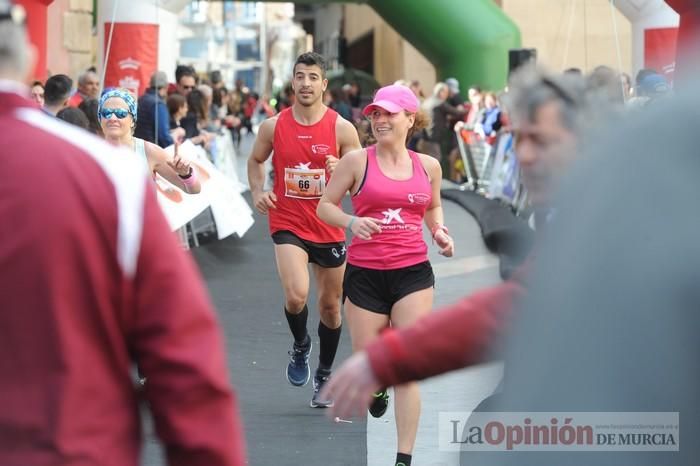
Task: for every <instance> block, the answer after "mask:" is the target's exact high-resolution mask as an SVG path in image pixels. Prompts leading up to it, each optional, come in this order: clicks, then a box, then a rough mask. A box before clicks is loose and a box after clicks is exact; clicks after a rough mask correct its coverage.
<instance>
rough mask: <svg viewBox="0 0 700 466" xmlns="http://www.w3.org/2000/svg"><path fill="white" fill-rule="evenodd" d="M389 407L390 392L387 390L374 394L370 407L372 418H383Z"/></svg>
mask: <svg viewBox="0 0 700 466" xmlns="http://www.w3.org/2000/svg"><path fill="white" fill-rule="evenodd" d="M388 406H389V392H387V391H386V389H384V390H382V391H381V392H376V393H372V404H370V405H369V413H370V414H371V415H372V417H382V416H384V413H386V408H387V407H388Z"/></svg>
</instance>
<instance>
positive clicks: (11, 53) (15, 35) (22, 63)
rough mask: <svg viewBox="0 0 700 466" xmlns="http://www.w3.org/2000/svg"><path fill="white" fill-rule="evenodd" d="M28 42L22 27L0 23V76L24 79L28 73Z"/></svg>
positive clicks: (5, 22)
mask: <svg viewBox="0 0 700 466" xmlns="http://www.w3.org/2000/svg"><path fill="white" fill-rule="evenodd" d="M28 44H29V40H28V39H27V32H26V30H25V28H24V27H23V26H19V25H16V24H14V23H13V22H12V21H0V75H2V76H4V77H7V78H20V79H22V78H24V76H25V75H26V74H27V72H28V71H29V45H28Z"/></svg>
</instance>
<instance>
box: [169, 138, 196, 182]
mask: <svg viewBox="0 0 700 466" xmlns="http://www.w3.org/2000/svg"><path fill="white" fill-rule="evenodd" d="M178 147H180V143H178V142H176V143H175V155H174V156H173V159H172V160H168V166H169V167H170V168H172V169H173V170H175V173H177V174H178V176H180V177H185V176H187V175H189V174H190V171H191V170H192V167H191V166H190V163H189V162H187V161H185V160H183V159H182V158H181V157H180V154H178Z"/></svg>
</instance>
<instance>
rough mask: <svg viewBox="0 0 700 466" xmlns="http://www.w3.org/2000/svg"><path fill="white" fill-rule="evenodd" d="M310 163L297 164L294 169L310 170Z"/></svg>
mask: <svg viewBox="0 0 700 466" xmlns="http://www.w3.org/2000/svg"><path fill="white" fill-rule="evenodd" d="M310 165H311V162H306V163H301V162H299V163H298V164H297V166H296V167H294V168H295V169H297V170H311V166H310Z"/></svg>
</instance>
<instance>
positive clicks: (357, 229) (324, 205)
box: [316, 149, 381, 240]
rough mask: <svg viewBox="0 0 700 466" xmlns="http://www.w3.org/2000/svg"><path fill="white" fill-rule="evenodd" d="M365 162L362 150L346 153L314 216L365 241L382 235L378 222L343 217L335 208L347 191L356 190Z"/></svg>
mask: <svg viewBox="0 0 700 466" xmlns="http://www.w3.org/2000/svg"><path fill="white" fill-rule="evenodd" d="M366 163H367V155H366V151H365V150H364V149H360V150H357V151H353V152H349V153H347V154H346V155H345V156H344V157H343V158H342V159H340V161H339V162H338V167H337V168H336V170H335V172H334V174H333V176H332V177H331V178H330V181H329V182H328V186H327V187H326V192H325V193H324V194H323V196H322V197H321V199H320V200H319V201H318V207H316V215H318V218H320V219H321V220H323V221H324V222H326V223H327V224H329V225H331V226H335V227H341V228H350V231H352V233H353V234H354V235H356V236H358V237H359V238H361V239H365V240H368V239H371V238H372V234H375V233H380V232H381V227H380V225H381V223H380V221H379V220H378V219H375V218H371V217H355V216H354V215H350V214H346V213H345V212H343V210H342V209H341V208H340V207H339V205H338V204H340V200H341V199H342V198H343V196H344V195H345V193H346V192H348V191H350V192H354V191H356V189H357V188H358V186H356V185H358V184H359V183H360V181H361V180H362V177H363V175H364V170H365V165H366Z"/></svg>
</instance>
